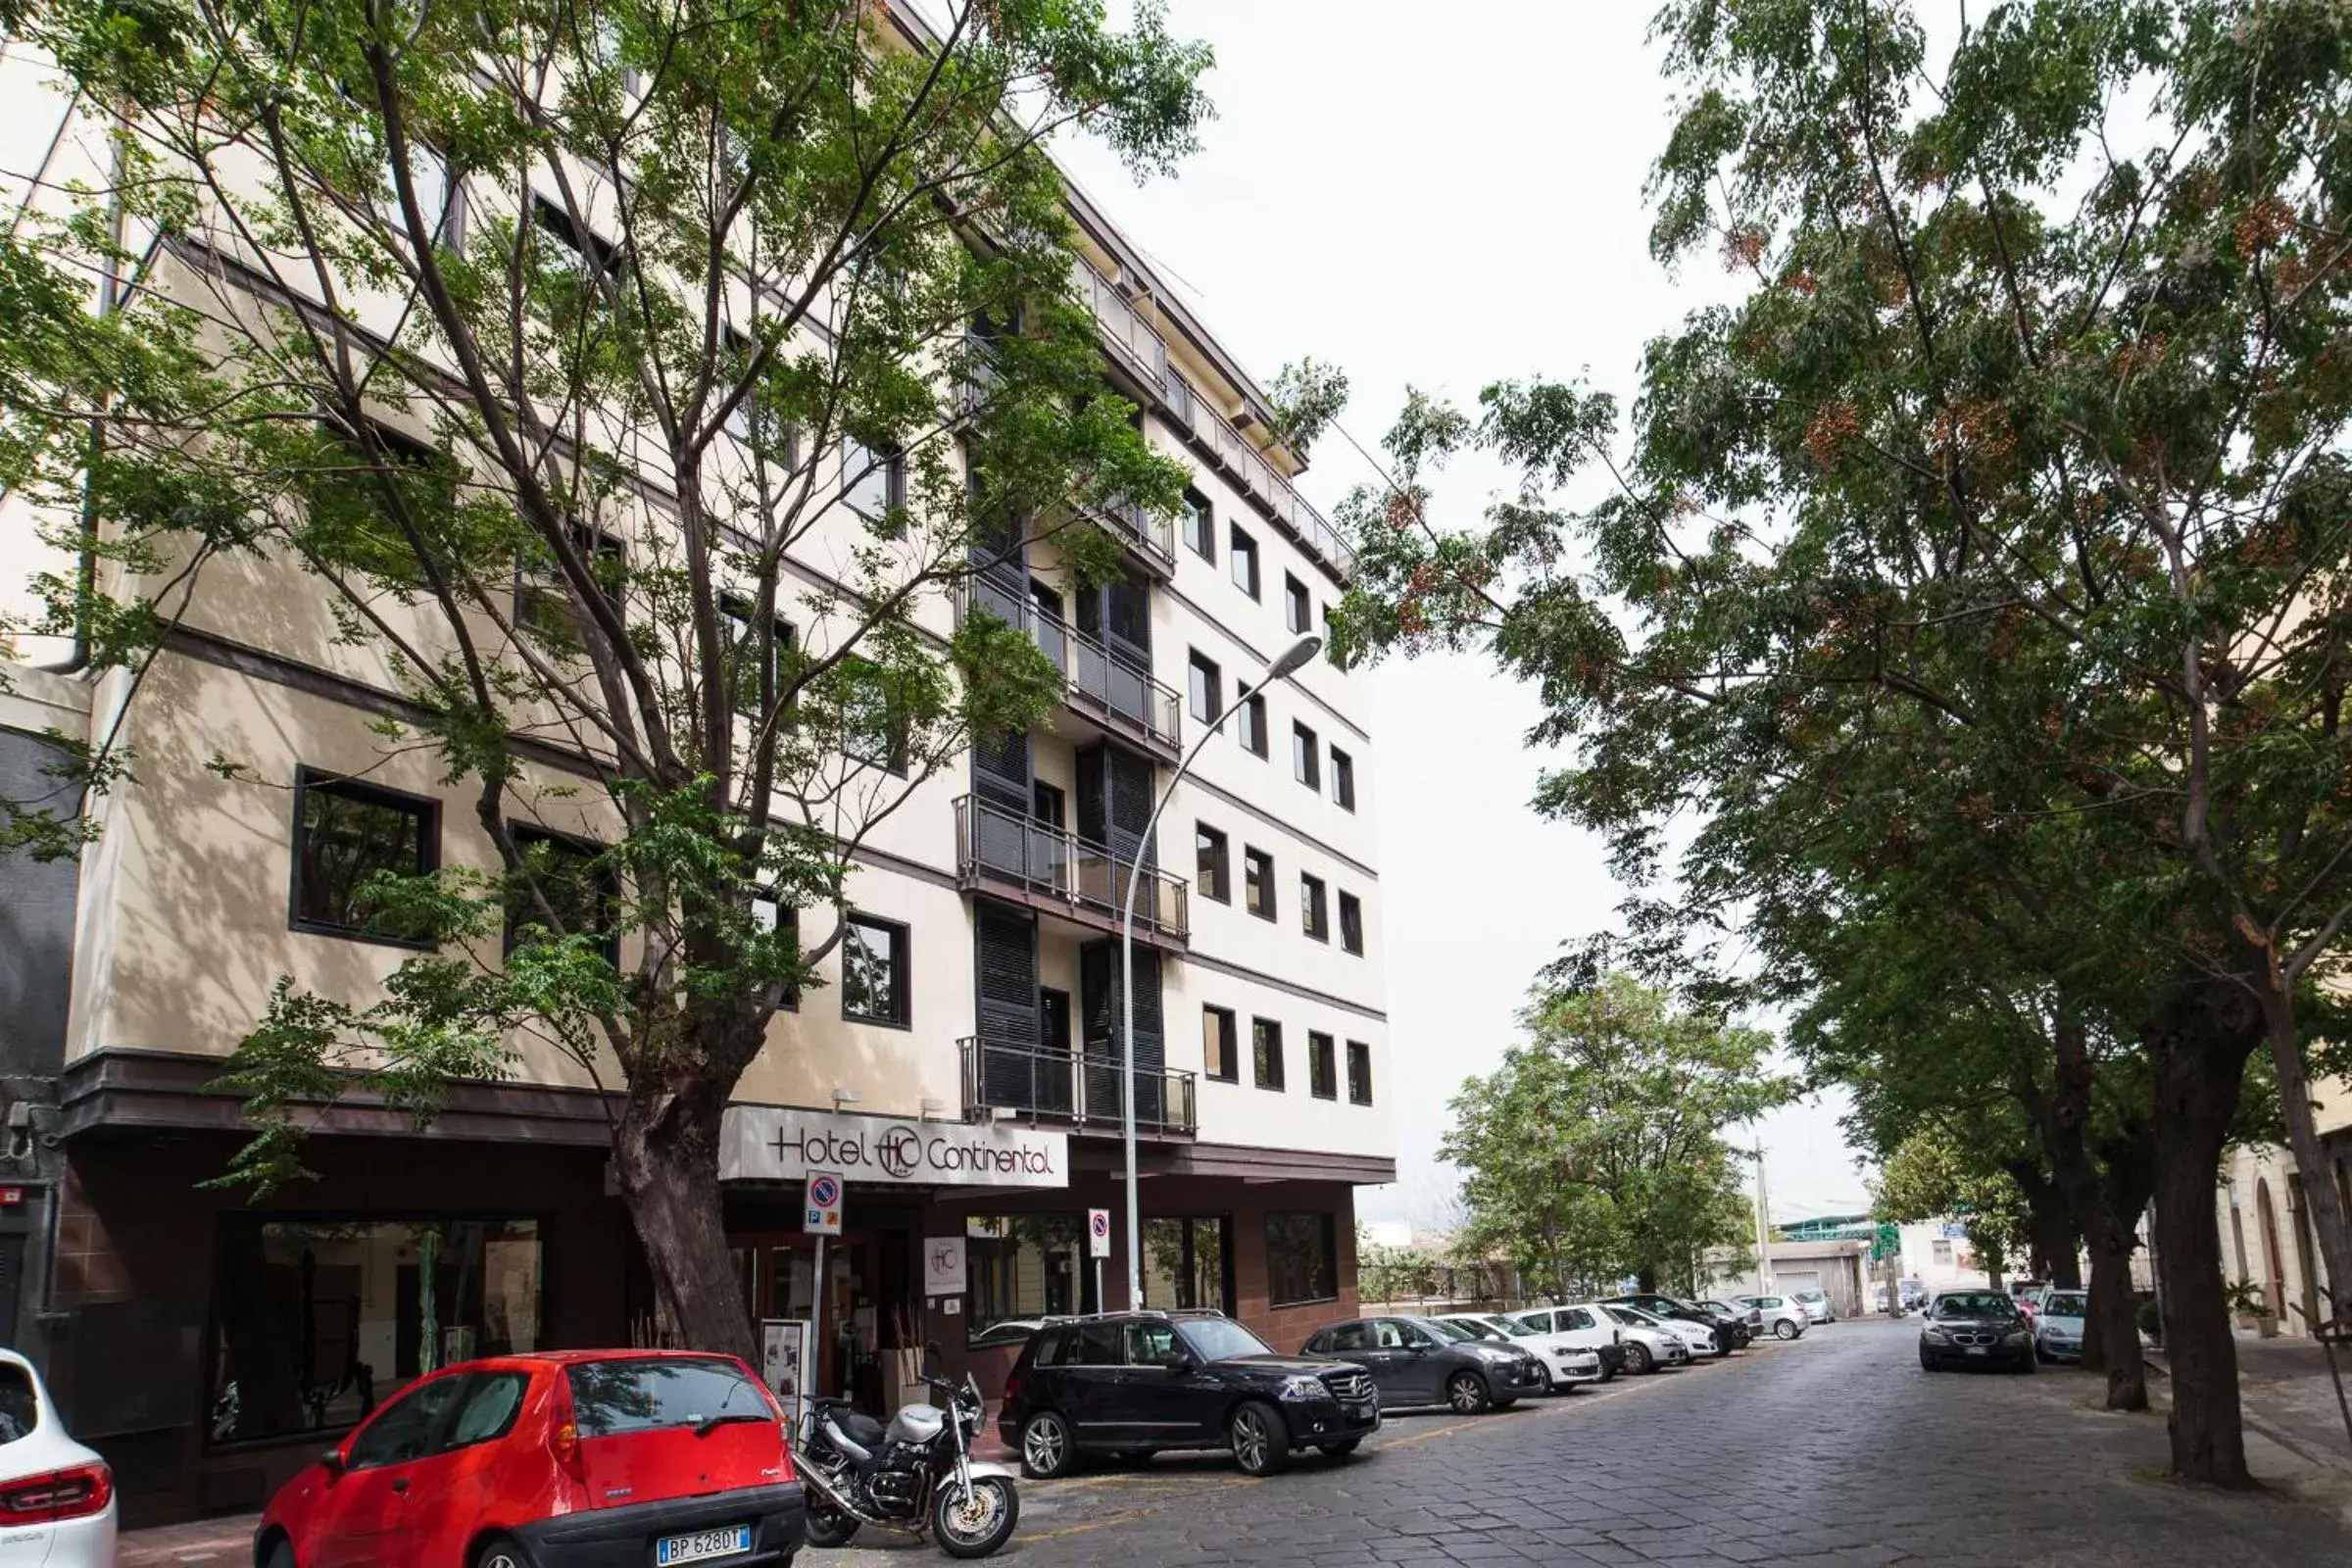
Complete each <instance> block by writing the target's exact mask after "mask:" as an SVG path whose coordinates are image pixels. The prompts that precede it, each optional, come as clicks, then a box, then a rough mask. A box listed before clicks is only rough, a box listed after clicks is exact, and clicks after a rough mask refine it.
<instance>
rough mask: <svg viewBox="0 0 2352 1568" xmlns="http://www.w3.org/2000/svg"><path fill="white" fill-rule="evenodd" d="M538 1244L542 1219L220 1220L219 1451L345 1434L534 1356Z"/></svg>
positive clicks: (214, 1426) (215, 1402) (216, 1329)
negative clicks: (431, 1390) (447, 1370)
mask: <svg viewBox="0 0 2352 1568" xmlns="http://www.w3.org/2000/svg"><path fill="white" fill-rule="evenodd" d="M539 1245H540V1238H539V1227H538V1225H537V1224H536V1223H535V1222H534V1221H531V1220H424V1219H417V1220H381V1219H371V1220H333V1219H302V1220H266V1219H262V1218H260V1217H258V1216H244V1215H239V1216H233V1217H230V1218H227V1219H224V1220H222V1222H221V1264H220V1271H219V1274H218V1275H217V1277H216V1281H215V1286H214V1300H213V1344H212V1357H211V1366H212V1387H211V1389H210V1391H209V1395H210V1398H211V1401H212V1402H211V1413H210V1416H209V1419H208V1423H207V1432H208V1435H209V1437H210V1439H211V1441H213V1442H215V1443H242V1442H249V1441H252V1440H255V1439H270V1438H295V1437H301V1436H305V1435H309V1434H314V1433H325V1432H340V1431H343V1430H344V1429H346V1428H348V1427H351V1426H353V1425H356V1424H357V1423H358V1422H360V1421H361V1420H363V1419H365V1418H366V1417H367V1416H368V1414H369V1413H370V1412H372V1411H373V1410H374V1409H375V1407H376V1406H377V1405H378V1404H380V1403H382V1402H383V1401H384V1400H385V1399H387V1398H389V1397H391V1396H392V1395H393V1394H394V1393H396V1392H397V1391H399V1390H400V1389H401V1388H403V1387H405V1386H406V1385H407V1384H408V1383H410V1382H411V1381H412V1380H414V1379H416V1378H417V1377H419V1376H421V1375H422V1374H424V1373H427V1372H431V1371H434V1370H436V1369H437V1368H440V1367H443V1366H447V1365H449V1364H450V1363H451V1362H453V1361H463V1360H467V1359H469V1358H471V1357H473V1356H477V1355H508V1354H513V1353H515V1352H518V1351H524V1350H534V1349H537V1348H539V1345H540V1324H539V1307H540V1292H541V1287H542V1274H541V1268H540V1255H539ZM427 1281H430V1282H431V1283H430V1288H429V1289H428V1288H427Z"/></svg>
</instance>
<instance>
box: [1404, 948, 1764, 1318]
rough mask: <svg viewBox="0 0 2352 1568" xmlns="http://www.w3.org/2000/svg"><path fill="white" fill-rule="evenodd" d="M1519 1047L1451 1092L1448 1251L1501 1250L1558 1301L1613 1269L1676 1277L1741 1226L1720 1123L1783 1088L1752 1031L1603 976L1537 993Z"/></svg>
mask: <svg viewBox="0 0 2352 1568" xmlns="http://www.w3.org/2000/svg"><path fill="white" fill-rule="evenodd" d="M1521 1018H1522V1022H1523V1024H1524V1025H1525V1027H1526V1029H1527V1033H1528V1039H1527V1041H1526V1042H1525V1043H1524V1044H1521V1045H1516V1046H1513V1047H1511V1048H1510V1049H1509V1050H1508V1051H1507V1052H1505V1053H1504V1054H1503V1060H1502V1065H1501V1066H1499V1067H1497V1068H1496V1069H1495V1071H1494V1072H1492V1073H1488V1074H1485V1075H1483V1076H1477V1077H1472V1078H1470V1079H1469V1080H1468V1081H1466V1082H1465V1083H1464V1084H1463V1086H1462V1088H1461V1090H1460V1092H1459V1093H1458V1094H1456V1095H1455V1097H1454V1100H1453V1104H1452V1112H1453V1118H1454V1121H1453V1126H1452V1128H1451V1129H1450V1130H1449V1131H1448V1132H1447V1133H1446V1138H1445V1141H1444V1143H1443V1144H1442V1145H1441V1152H1442V1154H1443V1155H1444V1157H1445V1158H1446V1160H1448V1161H1450V1162H1451V1163H1453V1164H1454V1165H1457V1166H1459V1167H1460V1168H1461V1169H1462V1171H1463V1173H1464V1180H1463V1189H1462V1197H1463V1202H1464V1204H1465V1206H1466V1209H1467V1218H1466V1223H1465V1224H1464V1227H1463V1232H1462V1236H1461V1238H1460V1240H1459V1250H1462V1251H1465V1252H1468V1253H1470V1254H1472V1255H1495V1254H1499V1255H1504V1256H1507V1257H1509V1258H1510V1259H1511V1261H1512V1262H1513V1263H1514V1264H1515V1265H1516V1266H1517V1267H1518V1269H1519V1271H1520V1273H1521V1275H1522V1277H1523V1278H1525V1279H1526V1280H1528V1281H1529V1282H1530V1284H1531V1286H1532V1287H1533V1288H1537V1289H1542V1290H1546V1291H1548V1292H1550V1293H1551V1294H1552V1295H1553V1296H1554V1297H1555V1298H1558V1299H1564V1298H1567V1297H1569V1296H1571V1295H1573V1294H1575V1293H1577V1292H1578V1291H1580V1290H1582V1289H1584V1288H1586V1287H1590V1286H1594V1285H1600V1284H1604V1283H1609V1282H1614V1281H1617V1280H1620V1279H1623V1278H1626V1277H1628V1276H1632V1277H1635V1278H1638V1279H1640V1280H1641V1281H1642V1288H1643V1289H1645V1290H1651V1289H1656V1288H1658V1283H1659V1282H1660V1281H1661V1280H1664V1281H1672V1282H1675V1283H1677V1284H1681V1285H1685V1286H1687V1285H1689V1284H1690V1282H1691V1281H1693V1280H1695V1279H1696V1278H1698V1276H1699V1273H1700V1262H1701V1259H1702V1257H1703V1255H1704V1254H1705V1252H1706V1250H1708V1249H1709V1248H1711V1247H1717V1246H1722V1245H1726V1244H1730V1243H1735V1242H1737V1241H1739V1240H1740V1239H1741V1238H1742V1237H1743V1236H1746V1235H1752V1234H1753V1230H1754V1214H1753V1209H1752V1206H1751V1205H1750V1204H1749V1203H1748V1201H1747V1200H1746V1198H1745V1196H1744V1192H1745V1188H1744V1182H1743V1171H1744V1165H1743V1163H1742V1157H1741V1152H1740V1151H1739V1150H1737V1149H1735V1148H1733V1147H1732V1145H1731V1144H1730V1143H1729V1142H1728V1141H1727V1139H1726V1134H1727V1132H1728V1131H1729V1130H1730V1129H1732V1128H1734V1127H1736V1126H1738V1125H1739V1124H1740V1123H1742V1122H1745V1121H1749V1120H1752V1119H1753V1118H1754V1117H1756V1116H1757V1115H1759V1114H1761V1113H1762V1112H1763V1111H1765V1110H1767V1109H1769V1108H1770V1107H1771V1106H1773V1105H1774V1104H1777V1103H1780V1102H1781V1101H1782V1100H1783V1099H1784V1098H1786V1096H1787V1094H1788V1090H1789V1085H1788V1084H1787V1082H1786V1081H1785V1080H1783V1079H1781V1078H1779V1077H1777V1076H1775V1075H1774V1074H1772V1073H1771V1072H1769V1071H1768V1070H1767V1069H1766V1066H1765V1057H1766V1054H1767V1052H1768V1051H1769V1049H1770V1041H1769V1039H1768V1037H1767V1036H1765V1035H1764V1034H1763V1033H1761V1032H1760V1031H1757V1030H1753V1029H1743V1028H1738V1027H1734V1026H1731V1025H1727V1024H1725V1023H1722V1022H1721V1021H1719V1020H1717V1019H1714V1018H1711V1017H1708V1016H1705V1015H1702V1014H1695V1013H1691V1012H1685V1011H1680V1010H1678V1009H1676V1008H1675V1007H1674V1006H1673V1005H1671V1004H1670V1003H1669V1001H1668V999H1667V997H1666V996H1665V994H1664V993H1662V992H1659V991H1655V990H1651V989H1648V988H1645V987H1642V986H1641V985H1640V984H1638V983H1636V982H1635V981H1634V980H1632V979H1631V978H1630V977H1627V976H1624V975H1611V976H1608V977H1606V978H1605V979H1603V980H1602V981H1601V982H1600V984H1598V985H1597V986H1595V987H1593V988H1592V989H1590V990H1584V991H1568V990H1563V989H1558V988H1547V989H1541V990H1539V991H1538V992H1537V993H1536V995H1535V997H1534V999H1533V1000H1532V1001H1531V1003H1530V1004H1529V1005H1528V1007H1527V1009H1526V1011H1525V1012H1524V1013H1523V1014H1522V1015H1521Z"/></svg>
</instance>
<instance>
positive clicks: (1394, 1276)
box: [1355, 1225, 1439, 1304]
mask: <svg viewBox="0 0 2352 1568" xmlns="http://www.w3.org/2000/svg"><path fill="white" fill-rule="evenodd" d="M1438 1269H1439V1263H1438V1260H1437V1259H1436V1258H1435V1257H1432V1256H1431V1255H1430V1254H1429V1253H1428V1252H1426V1251H1424V1250H1422V1249H1420V1248H1418V1247H1414V1246H1412V1245H1410V1244H1409V1243H1408V1244H1406V1245H1404V1246H1393V1245H1391V1244H1389V1243H1387V1242H1376V1241H1374V1240H1372V1238H1371V1234H1370V1232H1368V1231H1366V1230H1365V1229H1364V1227H1363V1226H1361V1225H1358V1226H1357V1227H1356V1228H1355V1277H1356V1295H1357V1296H1358V1297H1359V1298H1360V1299H1363V1300H1365V1301H1379V1302H1382V1303H1383V1304H1386V1303H1388V1302H1391V1301H1402V1300H1408V1299H1409V1300H1424V1299H1428V1297H1429V1295H1430V1292H1431V1290H1432V1289H1433V1288H1434V1287H1435V1286H1436V1284H1437V1279H1438Z"/></svg>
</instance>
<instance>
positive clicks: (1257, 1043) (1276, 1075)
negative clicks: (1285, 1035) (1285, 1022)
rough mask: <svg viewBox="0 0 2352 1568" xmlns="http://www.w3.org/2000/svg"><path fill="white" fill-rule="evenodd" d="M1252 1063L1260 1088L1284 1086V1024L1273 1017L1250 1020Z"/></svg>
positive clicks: (1278, 1088) (1252, 1070)
mask: <svg viewBox="0 0 2352 1568" xmlns="http://www.w3.org/2000/svg"><path fill="white" fill-rule="evenodd" d="M1250 1071H1251V1073H1252V1075H1253V1076H1254V1077H1255V1078H1256V1080H1257V1087H1258V1088H1260V1089H1272V1090H1276V1091H1280V1090H1281V1088H1282V1025H1280V1024H1278V1023H1276V1022H1275V1021H1274V1020H1273V1019H1271V1018H1252V1019H1250Z"/></svg>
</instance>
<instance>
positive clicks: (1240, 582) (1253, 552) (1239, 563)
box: [1229, 528, 1257, 599]
mask: <svg viewBox="0 0 2352 1568" xmlns="http://www.w3.org/2000/svg"><path fill="white" fill-rule="evenodd" d="M1229 543H1230V546H1231V549H1232V551H1233V565H1232V567H1231V568H1230V569H1231V570H1232V572H1233V585H1234V586H1235V587H1236V588H1239V589H1240V590H1241V591H1242V592H1244V593H1246V594H1248V595H1249V596H1250V598H1252V599H1255V598H1256V597H1257V541H1256V540H1254V539H1252V538H1250V536H1249V535H1248V534H1246V533H1244V532H1242V530H1241V529H1239V528H1236V529H1234V530H1233V537H1232V539H1231V540H1230V541H1229Z"/></svg>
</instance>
